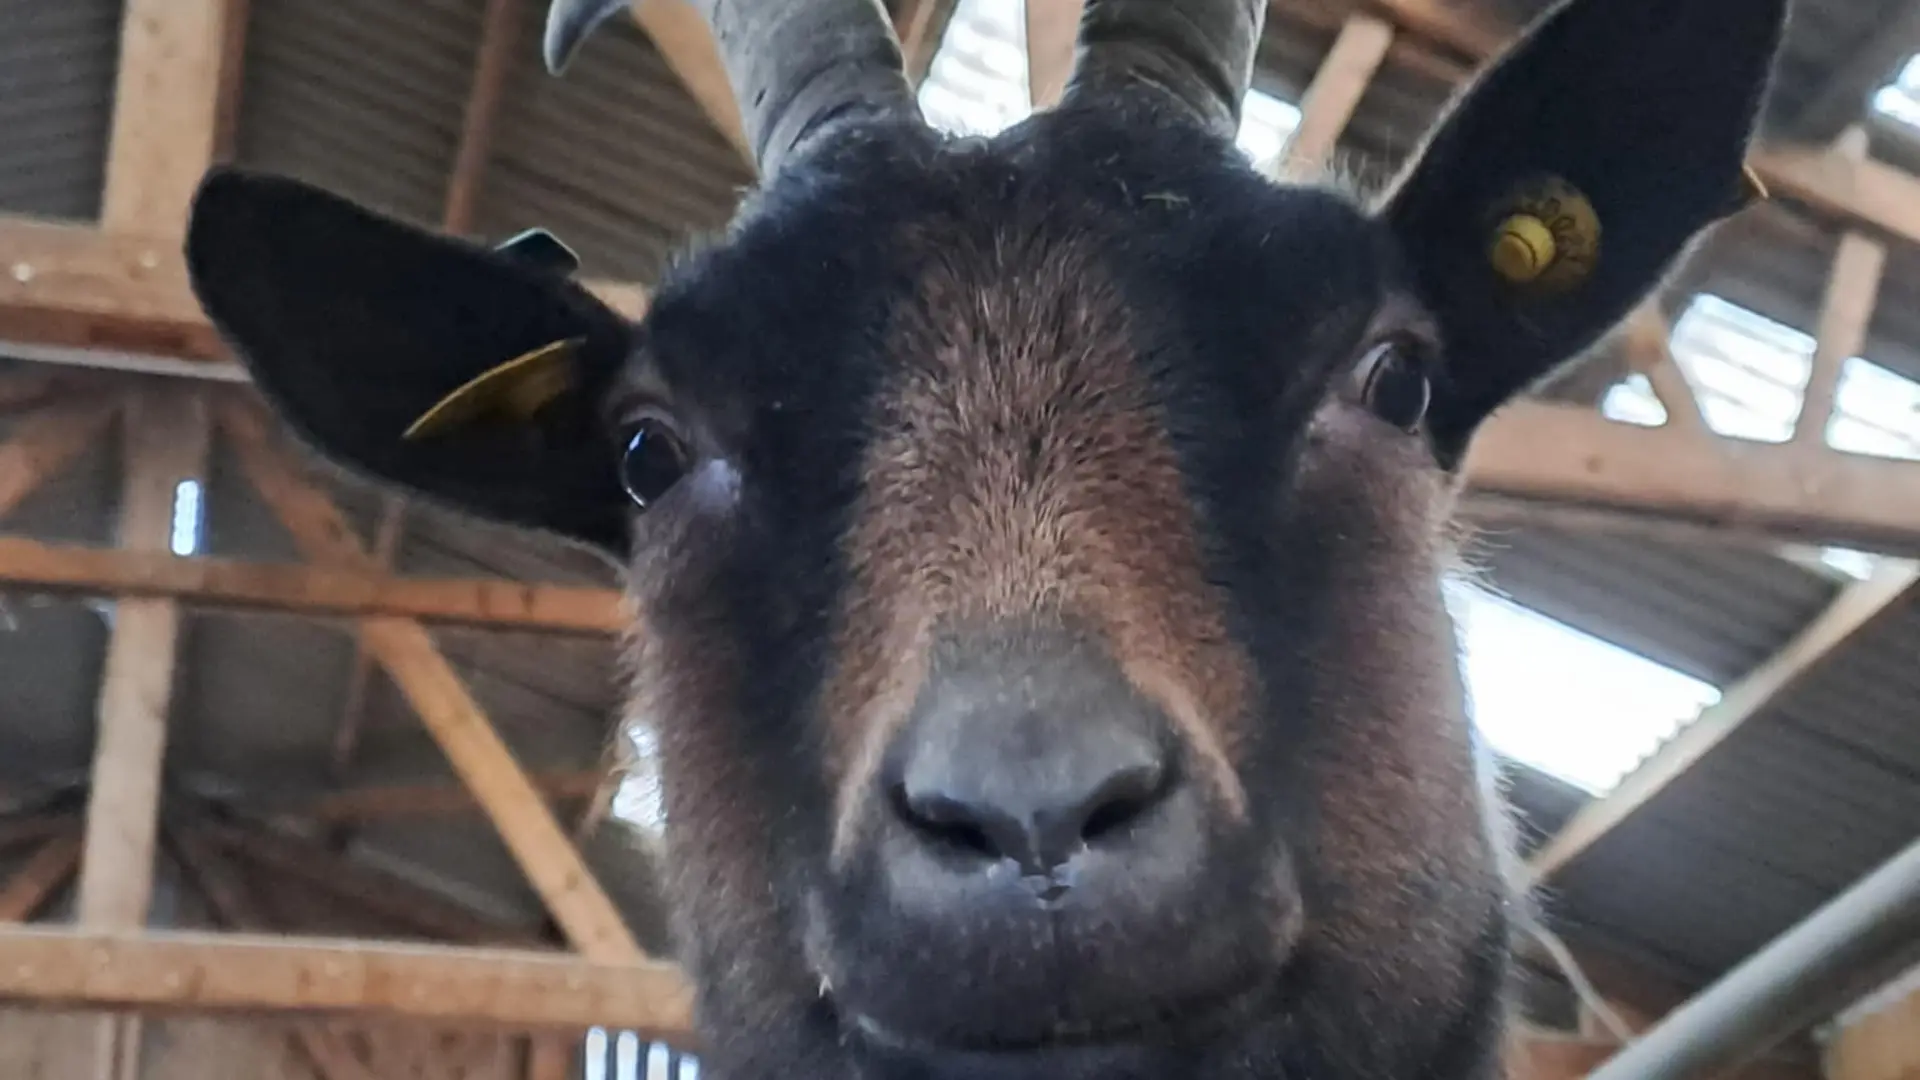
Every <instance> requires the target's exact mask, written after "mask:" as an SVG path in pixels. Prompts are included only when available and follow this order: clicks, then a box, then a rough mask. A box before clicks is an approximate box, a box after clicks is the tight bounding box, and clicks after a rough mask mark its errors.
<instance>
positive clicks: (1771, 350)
mask: <svg viewBox="0 0 1920 1080" xmlns="http://www.w3.org/2000/svg"><path fill="white" fill-rule="evenodd" d="M1908 66H1909V71H1910V74H1913V75H1914V76H1915V79H1916V81H1920V72H1914V71H1913V70H1912V69H1913V65H1908ZM1672 348H1673V358H1674V362H1675V363H1677V364H1678V365H1679V367H1680V370H1681V372H1682V373H1684V374H1685V375H1686V377H1687V382H1688V384H1689V385H1691V386H1692V388H1693V392H1694V395H1695V396H1696V397H1697V398H1698V399H1699V401H1700V411H1701V414H1702V415H1703V416H1704V417H1705V418H1706V421H1707V426H1708V427H1710V428H1712V429H1713V430H1714V431H1716V432H1718V433H1720V434H1722V435H1725V436H1728V437H1730V438H1736V439H1752V440H1756V441H1760V442H1773V443H1779V442H1785V441H1786V440H1787V439H1789V438H1791V437H1792V436H1793V427H1794V424H1795V423H1796V422H1798V420H1799V417H1800V405H1801V400H1802V398H1803V397H1804V395H1805V392H1806V385H1807V378H1808V376H1809V374H1810V373H1811V372H1812V370H1813V351H1814V339H1813V337H1812V336H1811V335H1809V334H1807V333H1805V332H1803V331H1800V330H1796V329H1794V328H1793V327H1791V326H1788V325H1786V324H1784V323H1780V322H1777V321H1775V320H1773V319H1769V318H1767V317H1765V316H1763V315H1760V314H1758V313H1757V312H1753V311H1749V310H1748V309H1746V308H1743V307H1741V306H1739V305H1738V304H1734V303H1731V302H1729V301H1727V300H1725V299H1723V298H1721V297H1718V296H1714V295H1712V294H1709V293H1703V294H1701V295H1700V296H1697V297H1695V298H1694V300H1693V302H1692V303H1691V304H1689V305H1688V307H1687V310H1686V312H1685V313H1684V314H1683V315H1681V317H1680V319H1679V321H1678V322H1676V323H1675V324H1674V328H1673V338H1672ZM1600 409H1601V411H1602V412H1603V413H1605V414H1606V415H1607V416H1609V417H1611V418H1613V419H1615V420H1619V421H1622V422H1625V423H1631V424H1646V425H1658V424H1660V423H1663V422H1664V420H1665V417H1666V410H1665V409H1663V408H1661V406H1660V402H1659V400H1658V399H1657V398H1655V397H1654V394H1653V387H1652V386H1651V385H1649V384H1648V382H1647V380H1646V377H1645V376H1642V375H1638V374H1635V375H1631V376H1628V377H1627V378H1626V379H1624V380H1622V381H1621V382H1619V383H1617V384H1615V385H1614V386H1613V387H1612V388H1610V389H1609V390H1608V391H1607V394H1606V397H1605V398H1603V399H1602V400H1601V403H1600ZM1825 435H1826V442H1827V445H1828V446H1831V447H1833V448H1834V449H1836V450H1840V451H1843V452H1845V453H1850V454H1864V455H1868V456H1872V457H1884V458H1898V459H1902V460H1907V461H1920V383H1916V382H1914V381H1913V380H1911V379H1907V378H1904V377H1903V376H1900V375H1898V374H1896V373H1894V372H1892V371H1889V370H1887V369H1886V368H1884V367H1881V366H1880V365H1878V364H1875V363H1873V362H1872V361H1870V360H1867V359H1865V358H1864V357H1858V356H1855V357H1849V358H1848V359H1847V361H1846V363H1845V364H1843V365H1841V368H1840V385H1839V387H1838V388H1837V389H1836V390H1835V392H1834V411H1833V417H1832V419H1831V420H1829V421H1828V423H1827V430H1826V432H1825ZM1802 554H1804V555H1805V556H1806V557H1807V558H1808V559H1811V560H1815V561H1818V562H1820V563H1823V564H1825V565H1826V566H1827V567H1828V568H1830V569H1832V570H1834V571H1837V572H1839V573H1841V574H1844V575H1846V576H1847V577H1850V578H1854V579H1865V578H1866V577H1868V576H1870V575H1871V574H1872V573H1873V570H1874V567H1875V566H1877V565H1878V562H1879V561H1878V560H1877V559H1876V558H1875V557H1874V556H1872V555H1867V554H1864V553H1862V552H1858V551H1852V550H1848V549H1844V548H1825V549H1821V550H1819V551H1816V552H1805V553H1802Z"/></svg>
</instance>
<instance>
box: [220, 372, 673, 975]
mask: <svg viewBox="0 0 1920 1080" xmlns="http://www.w3.org/2000/svg"><path fill="white" fill-rule="evenodd" d="M219 417H220V422H221V428H222V429H223V430H224V431H225V432H227V434H228V435H229V437H230V438H231V439H232V441H233V443H234V447H235V449H236V451H237V452H238V453H239V456H240V460H241V467H242V470H243V471H244V472H245V474H246V476H247V478H248V480H249V482H250V483H251V484H252V485H253V487H254V489H255V490H256V491H258V492H259V493H260V495H261V496H262V498H263V499H264V500H265V501H266V503H267V505H268V506H269V507H270V508H271V509H272V510H273V512H274V515H275V516H276V517H278V518H279V519H280V522H281V524H282V525H283V526H284V527H285V528H286V530H287V532H288V533H289V534H290V535H291V536H292V537H293V541H294V545H295V546H296V547H298V548H299V549H300V550H301V552H302V553H303V554H305V555H306V556H307V557H308V558H310V559H312V560H314V561H315V562H319V563H323V564H332V565H337V566H346V567H354V568H359V569H363V570H364V569H365V568H366V567H367V565H368V563H369V562H370V560H369V558H368V556H367V553H366V552H365V550H364V549H362V548H361V546H360V543H359V541H357V540H355V539H354V535H353V529H352V528H351V526H349V525H348V524H347V522H346V520H345V518H344V517H343V516H342V515H341V513H340V510H339V508H338V507H336V506H334V505H333V502H332V500H331V499H329V498H328V497H327V496H326V494H325V493H324V492H322V491H320V490H319V489H318V488H316V487H313V486H312V485H311V484H309V483H307V482H306V481H305V480H304V478H302V477H301V476H300V475H299V472H298V470H297V469H295V468H294V467H292V466H291V465H290V464H289V463H287V462H286V461H285V460H284V458H283V457H282V456H281V455H280V453H279V451H278V450H277V448H275V447H274V445H273V444H272V442H271V440H270V437H269V434H268V428H267V424H266V421H265V419H264V418H263V417H262V416H261V415H260V414H259V412H258V411H257V410H255V409H254V408H251V407H249V406H247V405H246V404H245V403H243V402H241V401H240V400H238V399H237V398H227V399H225V400H223V401H222V402H221V403H220V409H219ZM360 633H361V636H362V637H363V638H364V639H365V640H366V642H367V644H368V647H369V649H371V650H372V652H373V654H374V657H375V659H377V660H378V661H379V663H380V666H381V667H383V668H385V669H386V671H387V674H388V675H390V676H391V677H392V678H393V681H394V683H395V685H396V686H397V687H398V688H399V690H400V692H401V694H402V696H404V697H405V698H406V699H407V701H408V703H409V704H411V705H412V706H413V709H414V711H415V712H416V713H417V714H418V715H419V716H420V718H421V720H423V721H424V722H425V723H426V726H427V730H428V732H429V733H430V734H432V735H433V737H434V740H435V741H436V742H437V743H439V745H440V748H441V750H442V751H443V752H445V753H446V755H447V759H448V761H449V762H450V763H451V764H452V765H453V768H454V771H455V773H456V774H458V775H459V777H460V779H461V780H462V782H464V783H465V784H466V785H467V787H468V788H469V789H471V790H472V791H473V793H474V796H475V798H476V799H478V801H479V803H480V805H481V806H482V807H483V808H484V809H485V810H486V812H487V815H488V817H489V818H490V819H491V820H492V821H493V824H494V827H495V828H496V829H497V830H498V831H499V833H500V837H501V839H502V840H504V841H505V842H506V845H507V849H508V851H510V852H511V853H512V854H513V857H514V860H515V861H516V862H517V863H519V865H520V868H521V870H522V871H523V872H524V873H525V874H526V875H527V878H528V880H529V882H530V883H531V884H532V885H533V887H534V889H535V891H536V892H538V893H539V894H540V896H541V899H542V900H544V901H545V902H546V904H547V909H548V910H549V911H550V912H551V913H552V914H553V916H554V919H555V921H557V922H558V923H559V924H560V926H561V928H562V930H564V931H565V932H566V934H567V937H568V939H569V940H570V941H572V942H573V944H574V946H575V947H576V948H578V949H580V950H581V952H583V953H585V954H586V955H588V956H591V957H593V958H595V959H637V958H639V957H641V956H643V955H644V953H643V952H642V951H641V949H640V946H639V944H638V943H637V942H636V941H635V940H634V938H633V934H632V932H631V931H630V930H629V929H628V928H627V925H626V923H625V922H624V921H623V920H622V919H621V917H620V913H619V912H618V911H617V910H616V909H615V908H614V906H613V902H612V901H611V900H609V899H608V898H607V895H606V893H605V891H604V890H602V889H601V887H600V883H599V882H598V881H597V880H595V878H594V875H593V873H592V871H591V870H589V869H588V867H587V865H586V863H585V862H584V861H583V860H582V859H581V857H580V853H579V851H578V850H577V849H576V848H575V847H574V845H573V843H572V842H571V841H570V840H569V839H568V837H567V835H566V833H565V831H564V830H563V829H561V827H560V824H559V822H558V821H556V820H555V818H554V816H553V813H552V811H551V810H550V809H549V808H548V807H547V805H546V803H545V802H543V801H542V800H541V799H540V797H539V793H538V791H537V790H536V789H535V788H534V786H533V784H532V782H531V781H530V780H528V778H527V775H526V773H525V772H524V771H523V770H522V769H521V768H520V766H519V764H518V763H517V762H516V761H515V760H514V758H513V754H512V752H511V751H510V750H509V749H508V748H507V746H506V744H505V743H504V742H503V741H502V740H501V738H500V736H499V733H498V732H496V731H495V730H494V728H493V725H492V723H491V722H490V721H489V720H488V719H487V716H486V713H485V712H484V711H483V710H482V709H481V708H480V706H479V704H478V703H477V702H475V701H474V700H473V697H472V695H471V694H469V693H468V691H467V689H466V687H465V686H464V685H463V684H462V683H461V681H460V678H459V676H458V674H456V673H455V672H454V670H453V666H452V665H451V664H449V663H448V662H447V660H446V658H445V657H444V656H442V655H441V653H440V650H439V649H438V648H437V647H436V646H435V645H434V643H433V639H432V637H430V636H429V635H428V634H427V631H426V629H425V628H424V627H422V626H421V625H420V624H419V623H418V622H415V621H412V620H408V619H395V618H387V617H373V618H368V619H364V620H362V621H361V623H360Z"/></svg>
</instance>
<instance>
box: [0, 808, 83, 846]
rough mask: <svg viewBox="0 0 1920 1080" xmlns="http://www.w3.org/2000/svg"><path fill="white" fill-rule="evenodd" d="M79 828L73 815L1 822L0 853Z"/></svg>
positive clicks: (31, 816) (38, 815)
mask: <svg viewBox="0 0 1920 1080" xmlns="http://www.w3.org/2000/svg"><path fill="white" fill-rule="evenodd" d="M79 826H80V822H79V818H78V817H76V816H75V815H73V814H27V815H24V816H21V817H13V818H7V819H4V820H0V852H7V851H11V850H13V849H14V848H17V847H22V846H25V845H28V844H37V843H39V842H41V841H43V840H51V839H53V838H54V837H56V836H59V835H61V834H62V833H68V832H76V831H78V830H79Z"/></svg>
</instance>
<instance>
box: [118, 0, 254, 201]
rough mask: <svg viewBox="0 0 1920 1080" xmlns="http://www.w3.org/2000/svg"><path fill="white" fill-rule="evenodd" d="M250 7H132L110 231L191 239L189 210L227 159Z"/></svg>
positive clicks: (123, 34) (166, 1)
mask: <svg viewBox="0 0 1920 1080" xmlns="http://www.w3.org/2000/svg"><path fill="white" fill-rule="evenodd" d="M245 19H246V5H245V4H244V3H237V2H235V0H126V7H125V9H124V14H123V16H122V18H121V23H120V73H119V81H118V85H117V86H116V87H115V92H114V106H113V134H112V141H111V143H110V144H109V148H108V151H107V190H106V197H105V199H104V201H103V203H102V205H101V210H100V219H101V223H102V225H103V226H104V227H105V228H107V229H108V230H110V231H115V232H131V233H138V234H141V235H152V236H184V235H185V234H186V221H187V219H186V213H187V206H188V204H189V203H190V202H191V201H192V197H193V191H194V188H195V187H197V186H198V185H199V183H200V178H201V176H202V175H204V174H205V172H206V169H207V166H208V165H211V164H212V163H213V162H214V161H216V160H217V159H218V158H219V155H220V150H221V142H222V141H223V138H224V136H225V135H226V134H227V130H228V128H229V127H230V122H229V119H228V118H229V114H230V111H231V108H232V105H231V101H232V97H233V94H234V92H235V89H236V85H237V80H236V79H235V78H234V76H233V72H232V70H231V69H233V68H235V67H236V66H237V65H238V64H239V63H240V55H241V52H242V43H243V40H244V37H243V35H242V34H240V33H238V32H237V31H236V29H235V25H234V24H236V23H241V24H244V21H245Z"/></svg>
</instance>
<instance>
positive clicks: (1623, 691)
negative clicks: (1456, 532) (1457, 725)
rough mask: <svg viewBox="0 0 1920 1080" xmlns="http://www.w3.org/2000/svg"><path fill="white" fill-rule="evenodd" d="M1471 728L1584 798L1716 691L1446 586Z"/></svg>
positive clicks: (1494, 600)
mask: <svg viewBox="0 0 1920 1080" xmlns="http://www.w3.org/2000/svg"><path fill="white" fill-rule="evenodd" d="M1447 606H1448V608H1449V609H1450V610H1451V611H1452V612H1453V615H1454V619H1455V620H1456V622H1457V623H1458V625H1459V627H1460V637H1461V652H1462V654H1463V655H1462V668H1463V671H1464V672H1465V675H1466V681H1467V693H1468V697H1469V699H1470V701H1471V703H1472V714H1473V718H1474V723H1475V725H1476V726H1478V727H1479V729H1480V731H1481V732H1482V734H1484V735H1485V736H1486V738H1487V741H1488V742H1490V743H1491V744H1492V745H1493V747H1494V749H1496V750H1498V751H1499V752H1500V753H1501V754H1503V755H1505V756H1506V757H1509V758H1511V759H1513V760H1514V761H1517V762H1519V763H1521V764H1523V765H1529V766H1531V767H1533V768H1535V769H1538V770H1540V771H1541V772H1544V773H1547V774H1549V775H1551V776H1555V777H1558V778H1560V779H1561V780H1564V781H1566V782H1567V783H1569V784H1572V785H1574V786H1575V787H1578V788H1581V789H1583V790H1585V791H1587V792H1588V793H1590V794H1592V795H1596V796H1597V795H1604V794H1606V793H1607V792H1609V791H1611V790H1613V788H1614V787H1615V785H1617V784H1618V783H1619V782H1620V779H1621V778H1622V777H1624V776H1626V775H1627V773H1629V772H1631V771H1632V770H1633V769H1634V767H1635V766H1637V765H1638V764H1639V763H1640V762H1641V761H1642V760H1643V759H1645V758H1646V756H1647V755H1648V754H1651V753H1653V752H1654V751H1655V750H1657V749H1659V747H1660V745H1661V744H1662V743H1664V742H1666V741H1667V740H1668V739H1670V738H1672V737H1673V736H1674V734H1675V733H1676V732H1678V731H1679V730H1680V728H1681V727H1683V726H1685V725H1686V724H1687V723H1689V722H1691V721H1692V720H1693V719H1694V717H1696V716H1697V715H1699V712H1700V710H1701V709H1702V708H1704V707H1705V706H1707V705H1709V704H1712V703H1713V702H1715V701H1718V700H1719V698H1720V693H1719V691H1718V690H1716V689H1715V688H1714V687H1712V686H1710V685H1708V684H1707V683H1705V682H1702V681H1700V680H1699V679H1695V678H1692V677H1690V676H1688V675H1684V674H1682V673H1680V672H1678V671H1674V670H1673V669H1671V668H1668V667H1666V666H1664V665H1661V664H1658V663H1656V662H1654V661H1652V660H1649V659H1648V658H1646V657H1644V656H1641V655H1639V654H1637V653H1633V652H1630V651H1628V650H1626V649H1622V648H1620V647H1619V646H1617V645H1614V644H1611V643H1610V642H1606V641H1602V640H1600V639H1599V638H1596V637H1593V636H1591V635H1589V634H1586V633H1583V632H1581V631H1579V630H1576V629H1574V628H1572V627H1570V626H1567V625H1565V624H1564V623H1560V622H1557V621H1555V620H1553V619H1549V618H1548V617H1546V616H1545V615H1542V614H1540V613H1539V612H1536V611H1532V610H1530V609H1528V608H1524V607H1521V606H1520V605H1518V604H1515V603H1513V602H1511V601H1509V600H1506V599H1503V598H1501V597H1497V596H1495V595H1493V594H1492V593H1489V592H1487V591H1486V590H1484V589H1481V588H1478V587H1476V586H1473V585H1469V584H1466V583H1464V582H1449V583H1448V585H1447Z"/></svg>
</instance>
